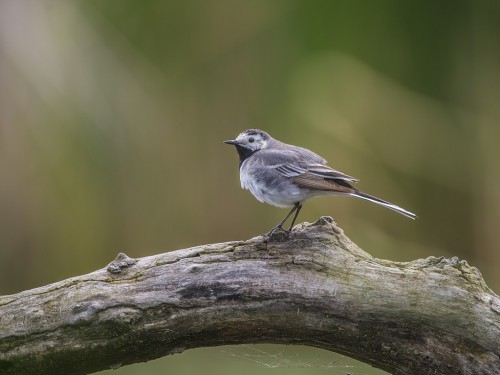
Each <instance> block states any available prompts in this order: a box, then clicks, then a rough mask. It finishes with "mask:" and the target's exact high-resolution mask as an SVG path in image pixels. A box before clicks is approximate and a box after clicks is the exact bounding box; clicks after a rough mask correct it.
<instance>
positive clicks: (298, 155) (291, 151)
mask: <svg viewBox="0 0 500 375" xmlns="http://www.w3.org/2000/svg"><path fill="white" fill-rule="evenodd" d="M269 149H272V150H277V151H285V152H284V153H283V156H284V157H285V155H287V156H286V157H291V156H292V155H293V156H295V159H296V160H297V161H298V160H300V159H302V160H307V161H309V162H313V163H318V164H323V165H326V160H325V159H324V158H322V157H321V156H319V155H318V154H316V153H314V152H312V151H311V150H308V149H307V148H303V147H299V146H294V145H289V144H286V143H283V142H281V141H278V140H277V139H274V138H271V139H270V142H269V146H268V148H267V150H269ZM276 154H277V156H278V155H279V153H276ZM281 162H286V160H283V161H281Z"/></svg>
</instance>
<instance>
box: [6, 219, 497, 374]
mask: <svg viewBox="0 0 500 375" xmlns="http://www.w3.org/2000/svg"><path fill="white" fill-rule="evenodd" d="M263 342H265V343H289V344H299V343H300V344H305V345H312V346H316V347H320V348H325V349H328V350H333V351H335V352H338V353H343V354H346V355H348V356H350V357H353V358H357V359H359V360H361V361H364V362H366V363H369V364H372V365H373V366H375V367H379V368H381V369H385V370H387V371H389V372H392V373H394V374H405V375H408V374H418V375H424V374H474V375H477V374H499V373H500V344H499V343H500V299H499V297H498V296H496V295H495V294H494V293H493V292H492V291H491V290H490V289H489V288H488V287H487V286H486V284H485V283H484V281H483V279H482V277H481V274H480V273H479V271H478V270H477V269H476V268H474V267H471V266H469V265H468V264H467V263H466V262H465V261H459V260H458V259H457V258H452V259H444V258H434V257H431V258H427V259H420V260H416V261H413V262H409V263H397V262H391V261H387V260H380V259H376V258H373V257H371V256H370V255H368V254H367V253H365V252H364V251H362V250H361V249H359V248H358V247H357V246H356V245H354V244H353V243H352V242H351V241H350V240H349V239H348V238H347V237H346V236H345V235H344V234H343V233H342V231H341V230H340V229H339V228H338V227H337V226H336V225H335V224H334V223H333V222H332V220H331V219H330V218H321V219H320V220H319V221H318V222H317V223H314V224H300V225H298V226H297V227H296V228H295V229H294V231H293V233H292V235H291V236H290V238H289V239H287V240H282V241H280V240H278V239H276V238H275V239H273V240H272V241H270V240H267V241H265V240H264V238H263V237H256V238H254V239H251V240H249V241H239V242H228V243H221V244H214V245H206V246H198V247H195V248H191V249H185V250H178V251H174V252H170V253H165V254H161V255H156V256H150V257H146V258H141V259H136V260H134V259H131V258H128V257H127V256H125V255H123V254H121V255H120V256H119V257H118V258H117V259H116V260H115V261H114V262H112V263H111V264H110V265H109V266H108V267H107V268H105V269H101V270H99V271H96V272H93V273H90V274H88V275H83V276H78V277H74V278H72V279H68V280H65V281H61V282H58V283H55V284H51V285H48V286H45V287H41V288H37V289H33V290H28V291H25V292H22V293H19V294H16V295H11V296H4V297H0V374H30V375H33V374H51V375H57V374H65V375H68V374H86V373H91V372H95V371H98V370H102V369H107V368H116V367H119V366H123V365H126V364H130V363H134V362H141V361H146V360H149V359H153V358H157V357H161V356H164V355H167V354H173V353H179V352H182V351H184V350H186V349H189V348H196V347H204V346H214V345H227V344H241V343H263Z"/></svg>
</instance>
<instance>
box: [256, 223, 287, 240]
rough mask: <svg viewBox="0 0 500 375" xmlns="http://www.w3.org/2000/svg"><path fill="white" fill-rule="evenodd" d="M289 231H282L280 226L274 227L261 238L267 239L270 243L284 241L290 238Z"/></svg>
mask: <svg viewBox="0 0 500 375" xmlns="http://www.w3.org/2000/svg"><path fill="white" fill-rule="evenodd" d="M290 232H291V231H290V230H286V229H283V227H282V226H276V227H274V228H273V229H271V230H270V231H269V232H267V233H264V234H263V235H262V236H264V237H268V238H269V239H270V240H271V241H284V240H286V239H288V237H289V236H290Z"/></svg>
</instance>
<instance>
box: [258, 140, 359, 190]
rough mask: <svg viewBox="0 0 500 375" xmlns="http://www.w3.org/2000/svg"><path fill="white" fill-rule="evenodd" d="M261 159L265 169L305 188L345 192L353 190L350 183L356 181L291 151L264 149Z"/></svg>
mask: <svg viewBox="0 0 500 375" xmlns="http://www.w3.org/2000/svg"><path fill="white" fill-rule="evenodd" d="M262 156H264V155H262ZM261 161H262V162H263V164H264V165H263V166H264V167H265V169H267V170H272V171H273V172H278V173H279V174H280V175H281V176H283V177H288V178H290V179H291V181H292V182H293V183H294V184H296V185H298V186H300V187H303V188H306V189H316V190H325V191H327V190H328V191H339V192H345V193H350V192H353V191H355V189H354V188H353V187H352V186H351V184H350V182H356V181H357V180H356V179H355V178H354V177H351V176H349V175H347V174H345V173H342V172H339V171H337V170H335V169H333V168H330V167H329V166H327V165H325V164H321V163H317V162H310V161H308V160H307V159H306V158H304V157H303V155H301V154H297V153H296V152H293V151H288V150H266V155H265V157H262V158H261Z"/></svg>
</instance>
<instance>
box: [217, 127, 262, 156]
mask: <svg viewBox="0 0 500 375" xmlns="http://www.w3.org/2000/svg"><path fill="white" fill-rule="evenodd" d="M270 139H271V136H270V135H269V134H267V133H266V132H265V131H262V130H259V129H248V130H245V131H244V132H241V133H240V134H239V135H238V136H237V137H236V139H232V140H229V141H224V143H226V144H228V145H234V146H236V148H237V149H238V150H239V149H241V148H243V149H246V150H248V151H249V152H250V153H254V152H255V151H259V150H262V149H264V148H266V147H267V145H268V143H269V140H270Z"/></svg>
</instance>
